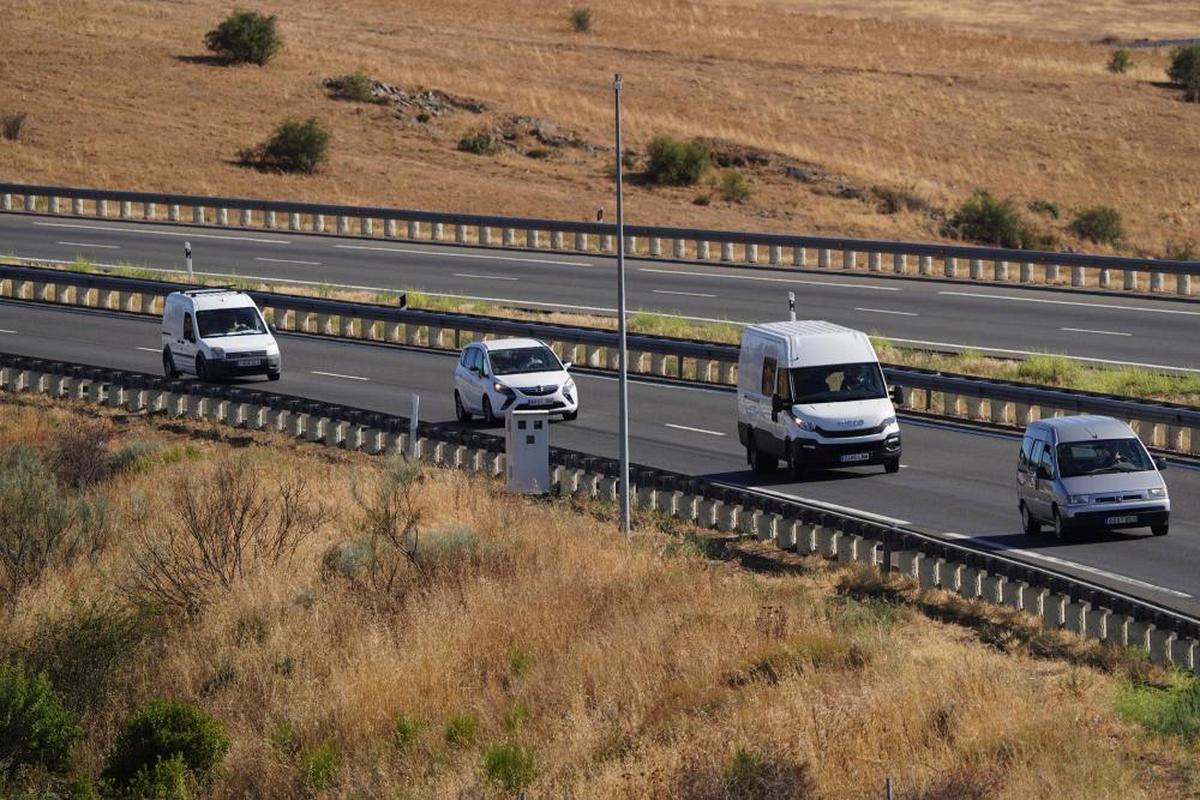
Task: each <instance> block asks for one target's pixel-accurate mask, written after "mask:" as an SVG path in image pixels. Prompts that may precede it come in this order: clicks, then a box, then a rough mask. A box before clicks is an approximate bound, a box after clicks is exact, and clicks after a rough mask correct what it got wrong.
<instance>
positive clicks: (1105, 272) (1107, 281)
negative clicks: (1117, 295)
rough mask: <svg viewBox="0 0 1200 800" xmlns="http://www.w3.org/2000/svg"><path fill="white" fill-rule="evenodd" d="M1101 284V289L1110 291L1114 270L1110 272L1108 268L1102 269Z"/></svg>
mask: <svg viewBox="0 0 1200 800" xmlns="http://www.w3.org/2000/svg"><path fill="white" fill-rule="evenodd" d="M1099 284H1100V288H1101V289H1108V288H1111V287H1112V270H1110V269H1109V268H1108V267H1101V268H1100V278H1099Z"/></svg>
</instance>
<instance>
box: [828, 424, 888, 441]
mask: <svg viewBox="0 0 1200 800" xmlns="http://www.w3.org/2000/svg"><path fill="white" fill-rule="evenodd" d="M886 427H887V426H886V425H876V426H875V427H874V428H853V429H851V430H838V431H827V430H825V429H824V428H822V427H821V426H820V425H818V426H817V433H819V434H821V435H822V436H824V437H825V438H826V439H849V438H850V437H851V436H872V435H874V434H876V433H883V431H884V428H886Z"/></svg>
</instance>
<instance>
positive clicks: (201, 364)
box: [196, 356, 208, 381]
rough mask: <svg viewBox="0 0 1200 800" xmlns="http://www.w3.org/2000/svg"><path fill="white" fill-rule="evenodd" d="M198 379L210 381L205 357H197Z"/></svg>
mask: <svg viewBox="0 0 1200 800" xmlns="http://www.w3.org/2000/svg"><path fill="white" fill-rule="evenodd" d="M196 377H197V378H198V379H199V380H202V381H207V380H208V362H207V361H206V360H205V359H204V356H196Z"/></svg>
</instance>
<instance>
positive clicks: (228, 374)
mask: <svg viewBox="0 0 1200 800" xmlns="http://www.w3.org/2000/svg"><path fill="white" fill-rule="evenodd" d="M240 360H247V359H236V358H225V359H221V360H213V361H209V362H208V363H207V364H206V368H207V369H208V371H209V372H210V373H211V374H212V376H213V377H214V378H236V377H240V376H245V375H267V374H269V373H272V372H279V371H280V368H281V367H282V358H281V357H280V356H267V357H266V358H256V359H253V360H254V361H256V362H258V363H256V364H247V365H245V366H242V365H241V364H239V363H238V361H240Z"/></svg>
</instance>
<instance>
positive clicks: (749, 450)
mask: <svg viewBox="0 0 1200 800" xmlns="http://www.w3.org/2000/svg"><path fill="white" fill-rule="evenodd" d="M746 463H747V464H749V465H750V469H751V470H752V471H754V472H757V473H758V474H760V475H763V474H766V473H768V472H773V471H774V470H775V467H777V466H778V465H779V459H772V458H771V456H769V455H767V454H766V453H764V452H763V451H762V450H759V449H758V442H756V441H755V440H754V431H750V437H749V441H748V442H747V443H746Z"/></svg>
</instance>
